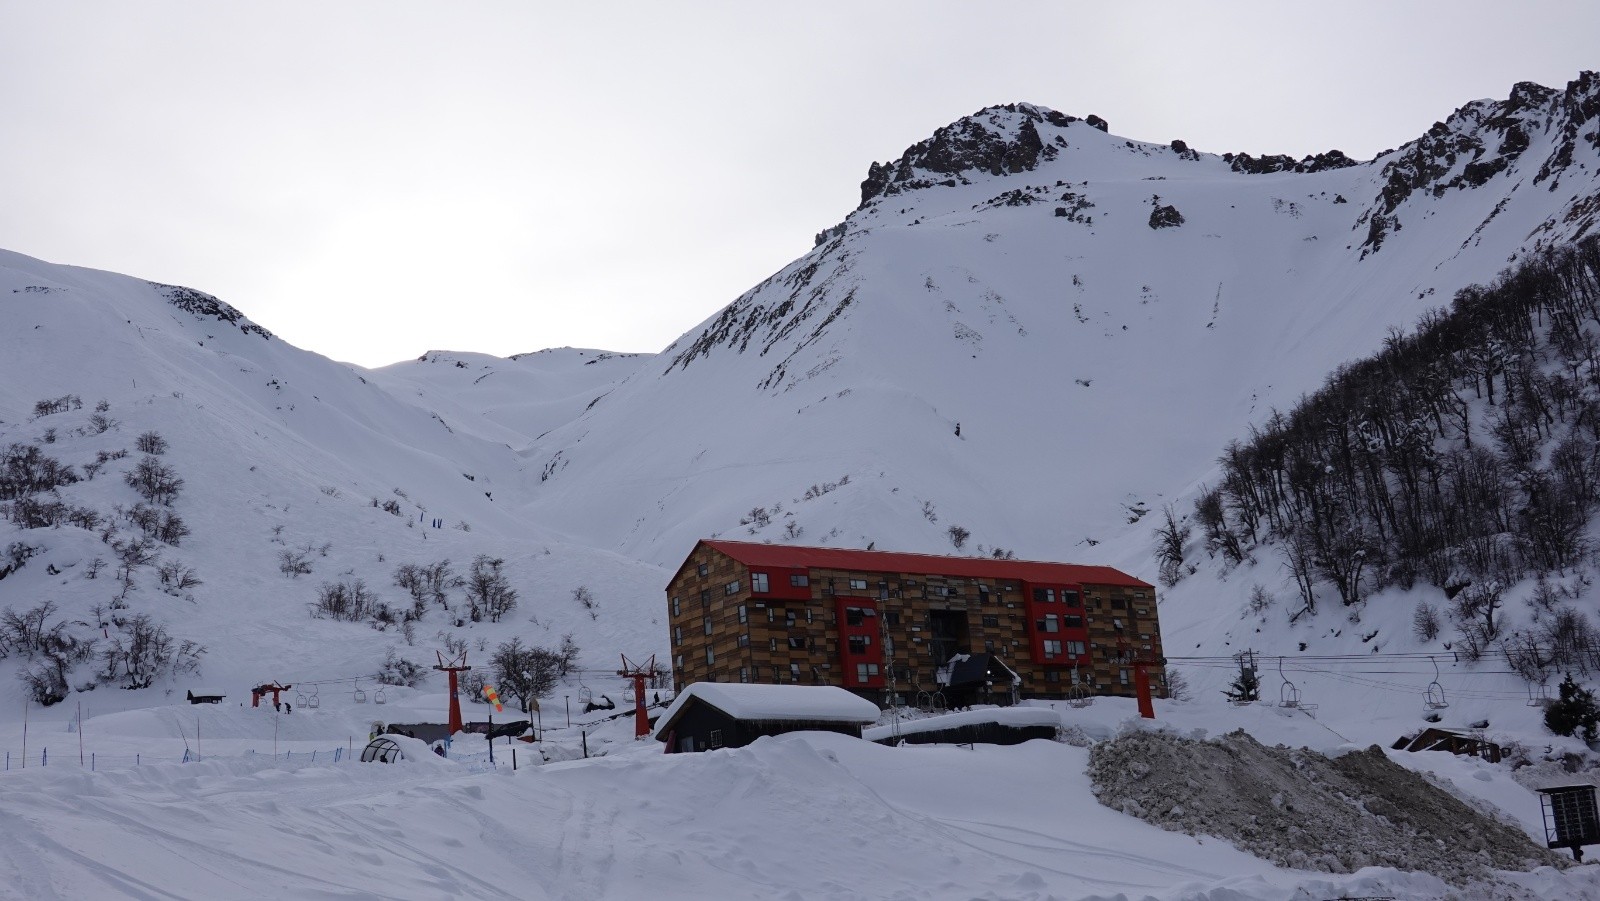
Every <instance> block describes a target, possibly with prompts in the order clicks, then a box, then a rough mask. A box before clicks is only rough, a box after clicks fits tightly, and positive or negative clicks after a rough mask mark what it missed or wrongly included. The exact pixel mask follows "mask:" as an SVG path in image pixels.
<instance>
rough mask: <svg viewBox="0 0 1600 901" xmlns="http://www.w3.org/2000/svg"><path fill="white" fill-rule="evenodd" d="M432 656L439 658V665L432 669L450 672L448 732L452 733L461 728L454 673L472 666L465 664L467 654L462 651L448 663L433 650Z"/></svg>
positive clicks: (456, 683) (458, 694) (457, 690)
mask: <svg viewBox="0 0 1600 901" xmlns="http://www.w3.org/2000/svg"><path fill="white" fill-rule="evenodd" d="M434 656H436V657H438V658H439V665H438V666H436V667H434V669H436V670H439V671H440V672H445V673H449V674H450V734H451V735H454V734H456V733H457V732H460V731H461V729H462V723H461V696H460V693H459V682H458V680H457V677H456V674H457V673H464V672H466V671H468V670H470V669H472V667H470V666H467V655H466V653H465V652H463V653H462V654H461V656H460V657H459V658H457V659H455V660H452V661H450V662H449V663H448V664H447V663H445V662H444V655H443V654H440V653H439V652H437V651H435V652H434Z"/></svg>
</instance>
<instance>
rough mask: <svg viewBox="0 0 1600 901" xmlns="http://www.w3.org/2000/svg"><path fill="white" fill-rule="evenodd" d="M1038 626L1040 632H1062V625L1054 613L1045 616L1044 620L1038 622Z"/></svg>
mask: <svg viewBox="0 0 1600 901" xmlns="http://www.w3.org/2000/svg"><path fill="white" fill-rule="evenodd" d="M1037 625H1038V626H1039V631H1040V632H1059V631H1061V624H1060V622H1059V621H1058V620H1057V619H1056V615H1055V614H1054V613H1046V614H1045V615H1044V618H1043V619H1040V620H1039V621H1038V624H1037Z"/></svg>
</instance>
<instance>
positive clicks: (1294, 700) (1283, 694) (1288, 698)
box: [1278, 657, 1300, 707]
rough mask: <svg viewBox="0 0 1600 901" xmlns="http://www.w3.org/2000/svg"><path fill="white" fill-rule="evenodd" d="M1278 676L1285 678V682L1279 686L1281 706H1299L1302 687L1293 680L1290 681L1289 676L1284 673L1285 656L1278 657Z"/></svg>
mask: <svg viewBox="0 0 1600 901" xmlns="http://www.w3.org/2000/svg"><path fill="white" fill-rule="evenodd" d="M1278 678H1279V679H1282V680H1283V684H1282V685H1280V686H1278V706H1279V707H1299V706H1300V688H1299V686H1297V685H1295V684H1294V683H1293V682H1291V681H1289V677H1288V676H1285V675H1284V674H1283V658H1282V657H1279V658H1278Z"/></svg>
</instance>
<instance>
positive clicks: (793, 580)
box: [789, 576, 811, 588]
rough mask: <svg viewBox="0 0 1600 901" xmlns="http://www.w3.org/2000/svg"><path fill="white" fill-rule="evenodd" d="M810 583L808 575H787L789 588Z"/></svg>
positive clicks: (803, 586)
mask: <svg viewBox="0 0 1600 901" xmlns="http://www.w3.org/2000/svg"><path fill="white" fill-rule="evenodd" d="M810 584H811V577H810V576H790V577H789V587H790V588H805V587H806V586H808V585H810Z"/></svg>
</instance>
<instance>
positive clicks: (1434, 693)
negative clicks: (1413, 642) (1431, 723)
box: [1422, 657, 1450, 710]
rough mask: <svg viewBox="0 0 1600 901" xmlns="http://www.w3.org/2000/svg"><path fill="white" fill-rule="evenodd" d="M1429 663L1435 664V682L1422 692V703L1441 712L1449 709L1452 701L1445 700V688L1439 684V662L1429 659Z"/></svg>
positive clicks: (1430, 683)
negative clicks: (1446, 708)
mask: <svg viewBox="0 0 1600 901" xmlns="http://www.w3.org/2000/svg"><path fill="white" fill-rule="evenodd" d="M1428 662H1429V663H1432V664H1433V681H1432V682H1429V683H1428V687H1427V689H1425V690H1424V691H1423V692H1422V701H1423V703H1424V704H1427V705H1428V709H1430V710H1441V709H1443V708H1445V707H1449V706H1450V701H1449V700H1448V699H1446V698H1445V695H1444V686H1443V685H1440V684H1439V661H1437V660H1434V659H1433V658H1432V657H1429V658H1428Z"/></svg>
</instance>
